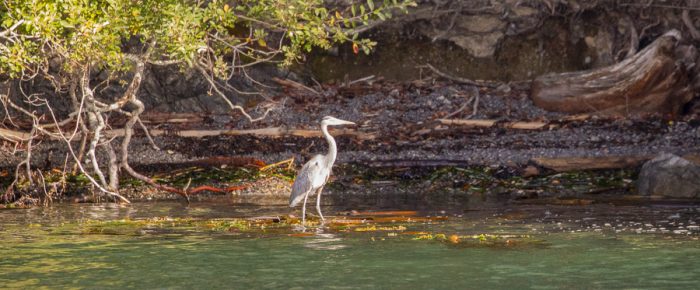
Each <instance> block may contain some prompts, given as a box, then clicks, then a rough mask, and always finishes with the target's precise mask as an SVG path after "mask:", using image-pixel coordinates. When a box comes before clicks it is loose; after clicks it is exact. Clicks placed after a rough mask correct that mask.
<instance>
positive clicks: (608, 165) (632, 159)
mask: <svg viewBox="0 0 700 290" xmlns="http://www.w3.org/2000/svg"><path fill="white" fill-rule="evenodd" d="M652 158H654V156H652V155H637V156H600V157H556V158H549V157H538V158H532V161H533V162H534V163H535V164H537V165H538V166H541V167H544V168H548V169H551V170H554V171H556V172H567V171H582V170H600V169H623V168H635V167H638V166H641V165H642V164H643V163H644V162H646V161H647V160H650V159H652ZM683 158H685V159H688V160H690V161H692V162H694V163H696V164H700V155H696V154H686V155H684V156H683Z"/></svg>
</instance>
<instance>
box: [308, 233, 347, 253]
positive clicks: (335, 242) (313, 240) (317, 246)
mask: <svg viewBox="0 0 700 290" xmlns="http://www.w3.org/2000/svg"><path fill="white" fill-rule="evenodd" d="M342 241H343V239H341V238H340V237H338V236H337V235H335V234H331V233H324V232H323V230H322V229H321V228H319V229H318V230H317V231H316V234H315V235H313V236H311V237H309V238H307V239H306V240H305V241H304V247H306V248H309V249H314V250H340V249H344V248H346V247H347V245H345V244H342V243H341V242H342Z"/></svg>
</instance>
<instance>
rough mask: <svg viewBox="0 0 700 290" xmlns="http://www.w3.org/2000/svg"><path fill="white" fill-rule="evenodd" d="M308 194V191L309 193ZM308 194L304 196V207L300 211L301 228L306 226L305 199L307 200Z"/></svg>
mask: <svg viewBox="0 0 700 290" xmlns="http://www.w3.org/2000/svg"><path fill="white" fill-rule="evenodd" d="M309 192H310V191H309ZM309 192H307V193H306V194H304V206H303V207H302V210H301V226H302V227H303V226H306V199H308V198H309Z"/></svg>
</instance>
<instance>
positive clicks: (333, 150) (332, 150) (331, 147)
mask: <svg viewBox="0 0 700 290" xmlns="http://www.w3.org/2000/svg"><path fill="white" fill-rule="evenodd" d="M321 131H322V132H323V136H325V137H326V141H328V155H326V156H327V157H328V158H326V160H327V161H328V165H329V166H332V165H333V163H334V162H335V157H336V155H337V154H338V147H337V146H336V145H335V139H333V136H331V134H329V133H328V125H326V124H322V125H321Z"/></svg>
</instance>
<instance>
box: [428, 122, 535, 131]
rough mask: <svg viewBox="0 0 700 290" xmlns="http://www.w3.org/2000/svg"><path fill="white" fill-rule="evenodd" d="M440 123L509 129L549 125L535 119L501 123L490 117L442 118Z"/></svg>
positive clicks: (532, 128) (530, 128)
mask: <svg viewBox="0 0 700 290" xmlns="http://www.w3.org/2000/svg"><path fill="white" fill-rule="evenodd" d="M439 121H440V124H443V125H458V126H465V127H479V128H491V127H494V126H496V125H498V126H500V127H502V128H508V129H519V130H539V129H542V128H544V127H546V126H547V124H548V123H547V122H541V121H533V122H525V121H517V122H503V123H499V121H498V120H490V119H440V120H439Z"/></svg>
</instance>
